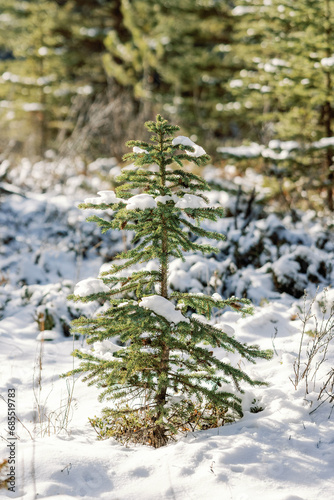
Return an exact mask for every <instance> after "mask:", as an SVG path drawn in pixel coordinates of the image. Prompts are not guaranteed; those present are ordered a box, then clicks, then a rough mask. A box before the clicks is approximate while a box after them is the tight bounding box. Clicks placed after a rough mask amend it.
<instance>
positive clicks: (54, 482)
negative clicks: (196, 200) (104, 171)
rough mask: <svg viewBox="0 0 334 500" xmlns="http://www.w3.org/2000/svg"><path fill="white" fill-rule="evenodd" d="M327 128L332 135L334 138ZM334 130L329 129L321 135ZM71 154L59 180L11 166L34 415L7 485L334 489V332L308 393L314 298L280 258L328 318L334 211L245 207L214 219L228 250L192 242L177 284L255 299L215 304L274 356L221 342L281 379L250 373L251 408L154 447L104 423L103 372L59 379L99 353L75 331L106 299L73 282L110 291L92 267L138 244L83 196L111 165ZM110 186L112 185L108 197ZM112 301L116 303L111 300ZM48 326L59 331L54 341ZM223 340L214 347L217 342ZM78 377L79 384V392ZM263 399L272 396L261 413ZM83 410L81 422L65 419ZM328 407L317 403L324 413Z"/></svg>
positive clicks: (15, 333)
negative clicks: (86, 298)
mask: <svg viewBox="0 0 334 500" xmlns="http://www.w3.org/2000/svg"><path fill="white" fill-rule="evenodd" d="M327 139H328V143H330V142H331V140H333V139H332V138H327ZM325 142H326V143H327V141H322V142H321V141H319V147H323V146H324V143H325ZM315 144H316V143H315ZM282 146H283V145H279V150H278V151H276V152H279V151H280V149H281V148H282V149H284V147H282ZM289 149H290V148H287V147H285V150H289ZM291 151H292V149H291ZM106 167H107V164H106ZM58 168H59V171H57V173H59V175H61V176H64V179H65V182H64V184H62V185H61V184H60V183H57V184H55V183H54V181H53V178H52V175H51V173H52V172H54V171H55V164H54V163H53V162H49V161H47V162H46V161H43V162H38V164H32V163H31V162H30V161H29V160H25V161H22V162H20V163H19V164H18V165H16V166H14V165H13V166H12V167H11V169H10V170H9V171H8V183H7V184H6V187H10V186H12V189H13V191H15V194H12V195H6V196H3V197H2V200H1V203H2V205H1V211H0V236H1V239H2V240H3V242H4V243H3V245H2V247H1V252H0V268H1V274H0V277H1V286H0V345H1V347H0V367H1V368H0V385H1V391H0V394H1V396H3V397H4V398H5V400H6V399H7V389H8V388H15V389H16V394H17V398H16V401H17V407H16V413H17V417H18V418H19V421H17V422H16V431H17V435H18V439H17V441H16V451H17V464H16V473H17V478H16V485H17V491H16V493H15V494H12V493H11V492H9V491H7V490H1V493H0V494H1V495H2V497H3V498H20V499H22V500H33V499H35V498H36V497H37V498H41V499H45V500H56V499H60V500H73V499H78V498H83V499H85V500H114V499H115V500H116V499H117V500H157V499H166V500H169V499H174V500H185V499H192V500H202V499H203V500H206V499H210V500H221V499H227V500H254V499H257V498H258V497H261V498H263V500H315V499H318V498H328V499H330V498H331V491H333V488H334V481H333V463H334V448H333V443H334V410H333V401H332V402H329V401H327V402H324V404H322V405H321V406H320V407H319V408H318V409H316V408H317V406H318V404H319V401H317V397H318V390H319V388H320V387H321V384H322V383H323V382H324V381H325V379H326V378H325V377H326V374H327V373H329V372H330V370H331V369H332V368H333V366H334V365H333V363H334V353H333V344H332V342H331V344H330V346H329V349H328V351H327V353H326V359H325V361H324V363H323V365H322V368H323V370H322V371H321V372H319V376H318V377H315V378H313V379H312V384H311V385H312V387H311V391H310V393H309V394H305V383H304V381H301V382H300V384H299V385H298V387H297V389H295V388H294V386H293V385H292V383H291V381H290V378H292V379H293V377H294V370H293V364H294V362H295V361H296V357H297V353H298V351H299V347H300V340H301V328H302V324H301V321H300V320H299V318H298V314H300V312H301V310H302V309H303V306H304V298H303V297H302V296H301V297H300V298H296V297H293V296H292V291H293V290H292V288H291V287H290V289H289V288H288V290H287V291H286V292H284V293H280V292H279V291H278V290H277V288H276V287H275V283H274V279H273V272H275V273H276V279H278V280H281V283H282V284H284V283H285V285H286V286H289V279H291V280H295V283H297V284H301V285H302V288H303V287H304V285H305V287H306V289H307V291H308V297H307V299H306V305H307V306H308V305H310V300H311V298H312V297H315V302H314V304H313V306H312V308H311V313H312V315H315V317H316V319H317V321H318V324H319V325H320V324H321V314H322V313H321V308H322V305H323V300H324V297H325V293H324V291H323V288H324V286H325V285H331V286H332V288H330V289H329V291H328V292H327V293H326V300H327V301H328V306H327V308H326V313H325V320H326V321H327V319H328V316H329V306H330V305H331V304H333V301H334V290H333V285H334V269H333V266H332V262H333V261H334V240H333V232H332V230H331V228H332V219H331V218H330V217H328V218H327V219H326V217H324V218H322V219H321V218H317V217H316V215H315V213H314V212H313V211H308V212H305V213H301V212H298V216H299V221H297V222H294V221H293V220H292V218H291V217H290V216H288V215H287V216H286V217H284V218H283V219H280V218H279V217H278V216H277V215H274V214H271V215H270V216H268V214H261V216H260V217H259V218H256V217H255V219H254V221H252V222H251V223H250V224H249V225H248V226H247V227H246V229H245V230H244V231H242V230H241V229H240V228H241V227H242V224H243V219H242V216H240V217H237V220H236V223H237V228H235V220H234V217H233V215H231V216H227V217H226V218H225V219H222V220H220V221H218V222H217V223H210V224H209V227H210V228H212V229H215V230H218V231H220V232H222V233H225V234H226V235H227V240H226V242H219V243H218V244H217V247H218V248H219V250H220V254H218V256H217V258H216V257H214V258H213V257H211V256H202V255H200V254H186V255H185V261H184V262H182V260H181V259H175V260H172V261H171V263H170V266H169V267H170V275H169V286H170V288H173V289H175V290H177V291H191V290H196V291H197V293H205V294H208V295H211V296H212V298H213V299H214V300H220V299H221V297H223V298H226V297H228V296H231V295H232V294H235V295H237V294H238V293H239V292H240V294H243V293H245V294H247V296H248V297H250V298H251V299H252V301H253V302H254V304H255V313H254V315H253V316H249V317H245V318H242V317H241V315H240V314H238V313H237V312H235V311H232V310H230V309H229V308H226V309H225V310H222V311H221V310H218V308H214V309H215V312H214V315H213V318H212V319H211V320H210V322H211V324H212V325H214V326H215V327H216V328H218V329H221V330H222V331H224V332H226V333H228V334H230V335H232V334H233V335H234V336H235V338H236V339H237V340H239V341H241V342H247V343H249V344H257V345H259V346H260V347H261V348H264V349H267V348H273V349H274V351H275V352H274V356H273V358H272V360H270V361H266V360H258V361H257V363H256V364H255V365H252V364H250V363H248V362H246V361H245V360H244V359H243V358H241V357H240V356H239V355H237V354H236V353H230V352H226V351H225V350H224V349H222V348H218V347H217V348H214V349H213V351H214V354H215V356H217V358H218V359H221V360H222V361H223V362H224V363H226V364H230V365H231V366H235V367H236V366H242V368H243V369H244V370H245V371H246V372H247V373H248V374H249V375H250V376H251V377H253V378H259V379H261V380H263V381H265V382H267V383H268V386H265V387H254V388H250V387H249V386H247V385H243V389H244V390H245V394H243V395H242V407H243V410H244V416H243V417H242V418H241V419H240V420H239V421H237V422H235V423H233V424H230V425H225V426H222V427H219V428H215V429H210V430H204V431H201V432H196V433H188V435H184V436H183V437H182V438H180V439H179V440H178V441H177V442H175V443H170V444H169V445H168V446H166V447H163V448H160V449H157V450H154V449H152V448H150V447H147V446H131V445H130V446H129V447H124V446H122V445H120V444H119V443H117V442H115V441H113V440H106V441H99V440H98V439H97V436H96V433H95V431H94V430H93V429H92V427H91V426H90V424H89V421H88V418H93V417H94V416H95V415H101V410H102V408H104V407H105V406H108V403H107V402H105V403H100V402H99V401H98V398H97V396H98V394H99V393H100V389H98V388H96V387H95V386H88V385H87V383H85V382H83V381H82V378H81V377H79V378H78V379H76V380H74V381H73V379H72V378H70V379H66V380H64V379H61V378H59V375H60V374H62V373H66V372H68V371H69V370H71V369H72V368H77V367H78V366H79V363H80V360H78V359H76V358H73V357H71V352H72V351H73V349H87V352H91V351H90V349H88V347H87V345H86V343H85V340H84V339H83V338H80V339H73V338H71V337H69V338H67V337H65V336H64V331H63V326H64V324H66V323H67V324H68V323H69V321H70V320H71V319H72V318H73V317H79V316H80V315H81V314H85V315H87V316H94V315H96V314H98V313H99V312H101V306H100V304H99V303H98V301H94V302H92V303H89V304H81V303H73V302H70V301H68V300H67V299H66V297H67V296H68V295H69V294H70V293H71V292H72V290H73V288H74V284H75V283H77V282H79V283H77V285H76V288H75V293H76V294H77V293H78V292H80V294H81V292H83V294H85V293H87V294H88V295H89V294H90V293H96V292H99V291H107V290H108V287H107V286H106V285H105V284H104V283H103V281H102V280H98V279H94V278H91V276H97V275H98V271H99V269H100V268H101V266H102V265H103V267H102V268H101V271H103V270H107V269H108V268H110V266H111V264H112V263H113V257H114V255H115V254H116V253H118V252H119V251H123V250H124V242H123V241H122V238H121V236H120V234H119V233H118V232H110V233H106V234H104V235H101V234H100V232H99V230H98V229H96V227H95V225H94V224H92V223H87V222H85V216H86V214H85V213H82V212H81V211H79V210H78V209H77V208H76V202H78V201H79V200H80V201H81V200H82V199H84V198H85V197H86V196H88V194H87V191H86V190H85V188H84V187H83V186H85V184H86V183H89V182H90V183H91V185H90V191H92V188H95V187H97V186H99V188H100V189H105V190H108V188H110V179H107V180H106V181H102V180H101V179H97V177H96V176H95V177H90V176H87V177H81V176H78V175H77V173H76V168H77V169H78V170H81V166H80V162H79V161H77V160H76V162H74V164H73V165H72V164H71V163H69V162H66V161H63V162H60V163H59V166H58ZM115 168H118V167H115ZM212 169H213V167H212ZM88 170H89V169H88ZM91 172H92V173H93V171H91ZM210 172H211V173H210ZM210 172H209V171H208V174H207V175H210V176H211V179H213V180H216V181H218V180H219V179H220V171H219V172H217V171H212V170H211V171H210ZM66 175H68V176H70V177H66ZM234 177H235V173H233V172H231V175H230V176H229V178H230V179H233V180H235V179H234ZM238 182H240V183H242V186H243V188H245V189H246V188H249V186H253V185H256V186H257V187H258V188H259V192H260V194H261V192H262V188H261V182H262V179H261V177H259V176H256V175H255V174H254V173H253V177H249V176H247V175H245V177H239V178H238ZM37 186H40V188H41V189H40V191H39V192H36V190H37ZM224 186H227V187H233V188H234V189H235V184H231V182H230V181H229V183H228V184H227V183H226V181H225V179H224V181H222V187H224ZM43 190H44V191H45V192H43ZM96 191H97V189H96ZM22 193H24V194H25V196H22ZM108 196H109V195H108ZM111 196H112V198H111V199H112V200H113V199H114V198H113V195H111ZM104 199H108V197H105V198H104ZM109 199H110V198H109ZM101 200H102V197H101V196H100V199H99V203H101ZM211 200H213V201H212V203H215V202H217V201H219V200H220V201H221V202H222V203H223V202H224V204H225V205H226V206H227V207H229V208H230V209H231V211H232V214H233V208H234V207H235V201H236V200H235V197H234V198H233V197H232V198H231V196H229V197H228V198H227V197H226V194H224V196H222V194H220V193H219V192H215V191H212V198H211V195H210V202H211ZM155 201H156V202H157V198H156V200H155ZM164 201H167V200H164ZM174 201H175V200H174ZM177 201H178V200H177ZM177 201H176V202H177ZM242 206H243V205H242V200H240V207H242ZM255 206H256V204H254V207H255ZM232 240H233V241H232ZM97 242H98V245H97ZM128 242H130V240H128ZM236 242H239V246H238V251H239V252H240V254H239V257H240V259H241V260H242V261H244V262H245V264H244V265H240V266H237V265H236V261H235V259H234V256H235V244H236ZM259 242H261V245H262V246H260V247H259V246H258V243H259ZM117 263H120V261H117ZM326 266H327V267H326ZM133 268H134V270H136V271H139V270H149V269H154V270H157V269H158V265H157V262H148V263H142V264H138V265H136V266H133ZM326 269H327V271H326V273H325V270H326ZM129 272H130V270H125V271H124V275H126V276H128V275H129ZM320 272H321V273H323V274H325V276H323V275H322V274H321V273H320ZM319 273H320V274H319ZM309 276H312V277H313V278H312V279H314V278H317V277H318V282H316V283H313V282H311V281H310V279H309ZM208 278H209V282H208ZM318 286H319V287H320V290H319V292H318V291H317V287H318ZM237 292H238V293H237ZM157 293H158V292H157ZM194 293H196V292H194ZM301 293H303V290H302V291H301ZM123 300H131V299H130V298H122V301H123ZM143 300H144V303H145V302H146V304H148V307H147V309H148V311H150V313H152V314H161V313H163V315H164V314H165V315H166V317H167V319H168V321H173V322H174V323H177V321H179V320H180V319H181V317H182V314H181V311H179V310H177V309H175V306H174V305H173V304H172V303H171V302H169V301H166V302H167V304H166V302H165V300H166V299H163V300H162V302H163V303H162V305H161V304H160V303H159V302H158V301H157V300H155V299H154V298H153V299H150V298H149V297H146V298H145V299H143ZM150 300H151V301H152V302H151V303H149V302H150ZM147 301H148V302H147ZM102 307H104V308H105V309H107V308H108V304H107V303H105V304H104V305H103V306H102ZM142 307H143V305H142ZM153 308H154V309H156V311H155V310H154V309H153ZM41 313H44V314H45V315H46V314H48V315H51V316H52V317H53V319H54V323H55V324H54V326H53V327H51V325H50V326H49V325H47V326H45V330H44V332H41V331H40V328H39V325H38V322H37V319H38V315H40V314H41ZM202 318H203V317H202ZM185 319H186V318H185V317H183V320H185ZM314 325H315V319H314V318H312V321H310V322H309V324H308V325H307V331H308V330H309V329H310V330H311V329H312V328H313V329H314ZM43 338H44V340H46V341H44V342H43ZM310 341H312V337H311V335H309V334H307V335H306V336H305V339H304V343H303V344H302V366H305V362H306V353H307V349H308V348H309V347H310V346H309V342H310ZM203 347H205V346H203ZM207 348H208V349H210V350H212V349H211V347H210V346H207ZM121 349H122V347H121V346H120V345H118V339H116V338H114V337H110V339H108V340H104V341H102V342H101V343H98V344H96V345H95V351H94V353H95V355H96V356H99V357H101V358H102V359H105V360H106V361H108V360H109V359H112V358H113V354H114V353H115V352H116V351H120V350H121ZM41 352H42V358H41V366H42V370H41V372H40V373H39V366H40V365H39V362H38V357H39V353H41ZM120 352H121V351H120ZM113 359H115V358H113ZM316 361H318V359H317V360H316ZM199 368H200V367H199ZM39 374H41V382H40V386H39V387H38V385H36V382H38V377H39ZM73 383H74V385H73ZM314 384H315V387H314ZM72 387H73V399H72V401H71V403H70V406H68V404H67V403H68V395H69V390H71V389H72ZM222 389H228V390H230V389H231V387H226V386H224V387H223V388H222ZM37 404H38V405H39V410H40V411H39V412H38V411H37V408H36V406H37ZM254 409H255V410H256V409H262V410H263V411H259V412H258V413H253V411H254ZM68 410H69V412H68V417H69V419H68V422H67V424H66V425H65V426H63V427H62V422H65V423H66V418H67V417H66V414H65V412H66V411H68ZM313 410H316V411H314V412H313V413H310V412H312V411H313ZM7 418H8V415H7V404H6V401H3V400H2V399H0V427H1V432H0V435H1V438H2V439H0V442H1V443H2V447H1V448H0V461H2V459H5V458H8V447H7V444H8V443H7V442H6V441H5V439H7V438H8V434H7V426H8V420H7Z"/></svg>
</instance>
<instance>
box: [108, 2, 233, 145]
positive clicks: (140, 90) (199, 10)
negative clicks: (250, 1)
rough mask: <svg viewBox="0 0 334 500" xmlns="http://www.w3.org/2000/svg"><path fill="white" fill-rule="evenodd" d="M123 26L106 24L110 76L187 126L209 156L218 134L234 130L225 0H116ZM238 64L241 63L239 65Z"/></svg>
mask: <svg viewBox="0 0 334 500" xmlns="http://www.w3.org/2000/svg"><path fill="white" fill-rule="evenodd" d="M120 3H121V15H122V20H123V26H124V30H122V31H120V30H118V29H117V28H115V29H113V30H111V31H110V32H109V33H108V35H107V37H106V41H105V43H106V47H107V49H108V51H107V53H106V54H105V56H104V64H105V68H106V71H107V72H108V74H109V75H110V76H111V77H113V78H115V80H116V81H117V82H118V83H119V84H120V85H121V86H124V87H130V88H131V89H133V94H134V96H135V97H136V99H137V100H138V101H139V102H140V103H141V105H142V106H148V105H149V106H152V107H153V109H157V110H158V111H161V110H162V109H163V112H164V113H166V115H168V116H170V117H171V118H173V120H177V121H178V123H180V125H181V126H182V127H184V128H189V126H190V124H191V127H192V130H193V132H194V133H195V134H196V135H197V137H198V140H200V141H205V143H206V144H208V145H209V147H210V151H212V154H215V147H214V146H216V145H217V143H218V141H219V138H222V137H225V136H226V135H228V136H231V135H234V134H235V131H234V129H233V123H232V124H231V123H230V119H229V118H230V116H231V115H230V114H229V112H228V110H227V109H225V113H224V115H223V114H222V109H223V108H224V106H226V105H228V103H229V100H230V96H231V94H230V90H229V88H228V86H227V82H228V80H229V78H230V76H231V74H232V73H233V71H235V68H236V67H237V68H239V63H238V61H237V60H235V59H234V56H233V52H231V44H232V42H233V32H234V24H235V23H234V22H233V21H234V18H233V16H232V15H231V7H230V5H229V4H228V3H227V2H212V1H207V0H206V1H201V2H198V1H194V0H187V1H183V2H178V1H176V0H169V1H168V2H167V1H165V0H159V1H156V2H147V1H143V0H134V1H132V2H129V0H121V2H120ZM239 69H240V68H239Z"/></svg>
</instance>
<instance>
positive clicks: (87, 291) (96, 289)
mask: <svg viewBox="0 0 334 500" xmlns="http://www.w3.org/2000/svg"><path fill="white" fill-rule="evenodd" d="M109 291H110V289H109V288H108V287H107V285H105V284H104V283H103V281H102V280H100V279H98V278H86V279H85V280H82V281H79V283H77V284H76V285H75V287H74V295H79V296H80V297H87V296H88V295H92V294H93V293H100V292H109Z"/></svg>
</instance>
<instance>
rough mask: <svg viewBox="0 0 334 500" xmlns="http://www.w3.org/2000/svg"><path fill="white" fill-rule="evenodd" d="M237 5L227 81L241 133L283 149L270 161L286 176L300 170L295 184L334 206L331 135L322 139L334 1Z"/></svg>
mask: <svg viewBox="0 0 334 500" xmlns="http://www.w3.org/2000/svg"><path fill="white" fill-rule="evenodd" d="M237 4H238V6H237V7H236V8H235V9H234V13H235V15H236V17H238V18H239V21H238V26H239V43H236V44H235V46H234V50H235V54H236V57H238V58H239V59H240V60H242V61H243V63H242V66H243V69H242V70H241V71H240V72H239V73H238V74H235V76H234V78H233V79H232V80H231V82H230V87H231V92H232V93H233V95H234V99H233V100H234V101H235V102H237V103H238V104H239V107H240V113H242V114H243V115H244V114H246V115H247V117H248V123H249V128H248V131H247V130H245V136H246V137H247V138H248V139H250V140H256V141H259V142H260V143H262V144H266V145H268V143H269V145H273V147H274V148H276V149H277V151H278V153H282V154H277V155H274V156H275V158H274V161H273V162H274V163H278V162H280V166H281V167H283V172H285V175H286V176H288V177H289V178H290V179H291V180H292V182H293V183H297V184H298V183H299V184H300V179H301V177H302V179H303V181H302V186H300V190H302V189H304V190H305V188H306V190H308V189H314V188H316V189H318V190H321V189H322V190H324V191H325V192H326V193H327V194H326V197H327V205H328V207H329V209H330V210H333V209H334V204H333V183H334V165H333V154H334V149H333V145H334V141H333V140H332V141H330V140H324V138H328V137H332V136H333V117H334V112H333V111H334V110H333V106H334V101H333V77H334V57H333V53H334V16H333V15H334V1H333V0H319V1H318V0H307V1H304V0H303V1H302V0H282V1H281V0H272V1H270V2H268V1H265V0H255V1H248V0H247V1H244V0H243V1H242V0H241V1H239V2H237ZM271 140H275V141H276V142H273V143H271V144H270V141H271ZM281 141H283V142H281ZM290 141H293V142H290ZM290 153H291V154H290Z"/></svg>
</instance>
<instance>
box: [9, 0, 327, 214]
mask: <svg viewBox="0 0 334 500" xmlns="http://www.w3.org/2000/svg"><path fill="white" fill-rule="evenodd" d="M333 12H334V0H279V1H277V0H252V1H248V0H237V1H227V0H224V1H220V0H182V2H179V1H176V0H157V1H150V0H148V1H147V0H146V1H145V0H132V1H129V0H2V2H1V7H0V158H1V159H2V160H4V159H12V158H14V159H15V160H14V161H16V159H17V156H19V157H28V158H30V159H32V160H33V161H35V160H36V161H37V160H38V159H40V158H43V157H53V158H54V157H56V158H61V157H65V156H66V157H80V158H81V160H82V162H83V165H85V164H86V165H87V164H88V163H89V162H90V161H93V160H94V159H96V158H98V157H101V156H104V157H116V158H117V159H120V158H121V156H122V154H123V153H124V152H125V150H124V143H125V141H126V140H127V139H129V138H131V137H136V138H139V139H140V137H138V133H139V134H140V132H141V131H142V130H143V127H142V122H143V120H148V119H153V118H154V116H155V115H156V114H157V113H161V114H162V115H163V116H164V117H165V118H167V119H169V120H170V121H172V122H173V123H177V124H179V125H181V127H182V132H183V133H184V134H185V135H188V134H189V133H191V134H192V136H191V139H192V140H194V141H198V143H199V144H203V145H204V146H205V149H206V151H207V152H208V153H209V154H210V155H211V157H212V160H213V162H214V163H215V164H216V165H217V166H219V165H220V164H221V165H224V164H226V162H234V163H235V164H236V165H237V167H238V169H239V172H242V171H243V170H245V169H246V168H248V167H250V166H251V167H252V168H255V169H256V170H257V171H259V172H261V173H262V174H263V176H264V182H267V184H268V186H270V188H271V191H272V195H273V196H277V197H280V198H281V199H282V200H283V202H284V204H286V205H288V206H289V207H290V208H291V207H293V206H302V207H304V208H309V207H311V208H315V209H316V210H317V211H319V210H323V209H324V208H326V209H329V210H331V211H333V210H334V200H333V182H334V166H333V154H334V149H333V148H334V137H333V118H334V101H333V92H332V90H333V77H334V74H333V73H334V17H333ZM9 168H10V162H8V161H6V162H4V161H3V162H2V166H1V169H0V180H2V181H5V180H6V174H7V172H8V169H9ZM266 178H267V180H266Z"/></svg>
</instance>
